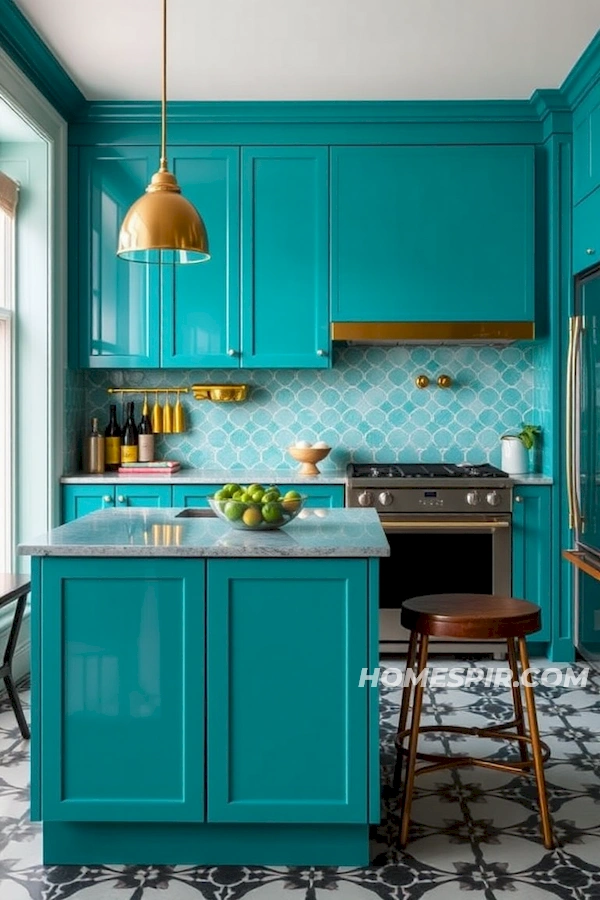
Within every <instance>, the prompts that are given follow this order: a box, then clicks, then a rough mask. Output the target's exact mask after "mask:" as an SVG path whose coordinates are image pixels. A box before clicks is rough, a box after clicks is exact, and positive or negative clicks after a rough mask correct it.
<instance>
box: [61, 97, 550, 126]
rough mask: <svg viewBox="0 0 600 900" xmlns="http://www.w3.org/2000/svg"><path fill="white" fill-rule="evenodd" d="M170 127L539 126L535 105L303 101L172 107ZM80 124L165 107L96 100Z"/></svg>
mask: <svg viewBox="0 0 600 900" xmlns="http://www.w3.org/2000/svg"><path fill="white" fill-rule="evenodd" d="M168 116H169V122H178V123H181V124H194V123H196V124H205V125H209V124H234V125H235V124H240V125H242V124H246V125H250V124H252V125H268V124H278V125H283V124H292V125H299V124H315V125H320V124H325V123H327V124H338V125H345V124H347V125H357V124H361V125H369V124H392V125H393V124H429V123H431V124H437V123H465V122H469V123H486V122H487V123H502V122H507V123H535V122H537V121H539V118H538V116H537V115H536V112H535V110H534V109H533V108H532V106H531V103H530V101H529V100H373V101H371V100H368V101H363V100H356V101H340V100H331V101H329V100H323V101H311V100H299V101H295V100H294V101H285V100H284V101H279V100H277V101H270V100H264V101H193V100H192V101H190V100H173V101H171V102H169V104H168ZM74 121H76V122H77V123H78V124H82V125H83V124H100V123H104V124H111V123H112V124H119V123H122V122H129V123H136V124H138V125H141V124H155V123H157V122H159V121H160V103H159V101H154V100H146V101H137V100H92V101H89V102H88V103H87V104H86V105H85V106H84V107H81V108H80V109H79V111H78V114H77V115H76V117H75V120H74Z"/></svg>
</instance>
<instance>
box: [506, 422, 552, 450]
mask: <svg viewBox="0 0 600 900" xmlns="http://www.w3.org/2000/svg"><path fill="white" fill-rule="evenodd" d="M541 430H542V429H541V428H540V426H539V425H527V424H525V423H524V422H522V423H521V431H520V432H519V433H518V434H503V435H502V437H507V438H508V437H512V438H518V439H519V440H520V441H521V443H522V444H523V445H524V447H525V449H526V450H531V448H532V447H533V446H534V445H535V443H536V441H537V435H538V434H539V433H540V432H541Z"/></svg>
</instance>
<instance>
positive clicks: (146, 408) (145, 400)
mask: <svg viewBox="0 0 600 900" xmlns="http://www.w3.org/2000/svg"><path fill="white" fill-rule="evenodd" d="M142 415H143V416H148V415H150V410H149V409H148V394H144V405H143V406H142Z"/></svg>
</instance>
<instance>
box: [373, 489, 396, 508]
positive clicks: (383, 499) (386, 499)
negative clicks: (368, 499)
mask: <svg viewBox="0 0 600 900" xmlns="http://www.w3.org/2000/svg"><path fill="white" fill-rule="evenodd" d="M377 499H378V500H379V502H380V503H381V505H382V506H390V504H391V503H392V500H393V499H394V498H393V497H392V495H391V494H390V492H389V491H382V492H381V493H380V495H379V497H378V498H377Z"/></svg>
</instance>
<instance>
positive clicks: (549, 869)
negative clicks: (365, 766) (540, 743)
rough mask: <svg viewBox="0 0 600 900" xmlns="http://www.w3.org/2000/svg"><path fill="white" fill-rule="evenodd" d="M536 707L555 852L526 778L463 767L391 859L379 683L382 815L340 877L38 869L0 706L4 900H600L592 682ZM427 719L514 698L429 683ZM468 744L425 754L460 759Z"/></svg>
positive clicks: (459, 720) (494, 711)
mask: <svg viewBox="0 0 600 900" xmlns="http://www.w3.org/2000/svg"><path fill="white" fill-rule="evenodd" d="M22 697H23V698H24V700H25V701H26V700H27V699H28V694H27V690H26V688H24V689H22ZM537 701H538V712H539V718H540V725H541V729H542V732H543V734H544V736H545V739H546V741H547V742H548V744H549V745H550V747H551V750H552V758H551V760H550V762H549V763H548V765H547V780H548V790H549V796H550V803H551V811H552V815H553V818H554V823H555V828H556V833H557V836H558V837H559V840H560V844H561V846H560V847H559V848H558V849H556V850H553V851H551V852H550V851H547V850H545V849H544V847H543V845H542V843H541V841H540V837H539V830H538V814H537V806H536V799H535V791H534V788H533V785H532V784H531V783H530V782H529V781H528V780H525V779H520V778H517V777H513V776H511V775H506V774H501V773H499V772H493V771H486V770H483V769H460V770H454V771H446V772H438V773H435V774H432V775H427V776H423V777H422V778H421V779H420V780H418V781H417V784H418V793H417V795H416V799H415V804H414V814H413V818H414V823H413V827H412V834H411V841H410V843H409V845H408V849H407V851H406V852H404V853H403V852H400V851H398V850H397V849H396V839H397V830H398V815H397V810H396V798H395V796H394V793H393V791H392V788H391V774H392V764H393V735H394V730H395V727H396V723H397V717H398V702H399V691H398V690H397V689H393V688H388V689H384V690H383V693H382V700H381V748H382V808H383V811H384V814H383V820H382V823H381V825H380V826H378V827H377V828H375V829H374V830H373V842H372V862H371V865H370V866H369V867H368V868H343V869H338V868H309V867H306V868H281V867H280V868H261V867H250V866H249V867H234V866H229V867H227V866H218V867H187V866H177V867H173V868H169V867H165V866H161V867H158V866H102V867H98V866H89V867H66V866H48V867H44V866H42V865H41V864H40V860H41V839H40V832H39V828H38V826H37V825H36V824H31V823H30V822H29V813H28V808H29V796H28V781H29V763H28V744H27V742H26V741H22V740H21V737H20V734H19V731H18V728H17V725H16V723H15V721H14V718H13V715H12V713H11V711H10V709H9V708H8V707H7V705H6V703H4V704H0V900H67V898H71V897H74V898H75V900H203V898H206V900H241V898H244V900H246V898H247V900H331V898H333V897H338V898H340V900H421V898H424V900H453V898H462V897H464V898H469V900H479V898H481V900H500V898H502V900H504V898H506V900H508V898H511V900H513V898H514V900H543V898H547V900H550V898H561V900H588V898H590V900H591V898H596V900H599V898H600V676H595V677H594V678H592V679H591V680H590V682H589V683H588V685H587V687H586V688H585V689H581V688H571V689H563V688H557V687H543V686H540V687H539V688H538V689H537ZM424 712H425V714H426V716H427V717H428V719H429V721H430V722H432V723H433V722H440V721H442V720H443V721H445V722H446V723H448V721H454V723H455V724H471V723H472V724H474V725H478V724H483V723H484V722H488V721H490V720H497V721H499V720H500V719H502V718H509V717H510V712H511V706H510V695H509V693H508V692H507V691H505V690H504V689H503V688H486V687H483V686H481V685H474V686H471V687H465V688H461V689H459V690H445V689H439V688H438V689H432V690H431V691H428V699H427V705H426V707H425V709H424ZM471 740H475V739H471V738H466V737H462V736H461V737H458V736H457V737H456V738H455V739H452V740H449V741H448V739H446V738H444V739H443V740H438V739H433V740H431V741H430V742H429V746H430V747H431V748H432V749H433V748H437V749H439V750H442V751H445V752H450V751H452V750H454V751H458V752H464V751H465V749H466V748H467V747H468V746H469V742H470V741H471ZM482 743H483V742H482V741H479V742H478V744H477V751H476V752H478V753H479V754H480V755H481V752H482V746H481V744H482ZM485 744H486V745H487V746H486V747H485V748H484V749H483V753H488V754H490V755H494V756H495V757H496V758H502V757H503V756H508V754H510V753H511V752H514V748H513V750H512V751H511V749H510V748H508V747H506V746H505V745H504V744H501V743H496V742H493V741H486V742H485ZM474 752H475V751H474ZM159 892H160V893H159Z"/></svg>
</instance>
